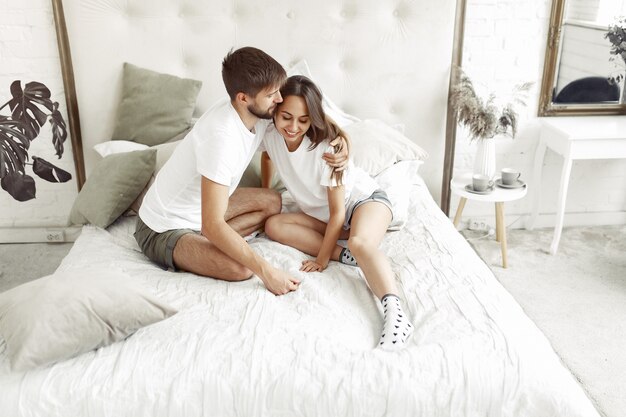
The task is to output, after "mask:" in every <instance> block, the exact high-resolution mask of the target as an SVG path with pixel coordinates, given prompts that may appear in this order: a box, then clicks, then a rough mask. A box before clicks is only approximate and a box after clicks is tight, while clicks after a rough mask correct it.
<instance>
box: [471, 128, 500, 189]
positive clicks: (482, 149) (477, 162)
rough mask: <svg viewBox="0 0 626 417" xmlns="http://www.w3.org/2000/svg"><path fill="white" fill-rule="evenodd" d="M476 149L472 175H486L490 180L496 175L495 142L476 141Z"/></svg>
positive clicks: (493, 140)
mask: <svg viewBox="0 0 626 417" xmlns="http://www.w3.org/2000/svg"><path fill="white" fill-rule="evenodd" d="M477 142H478V144H477V145H478V148H477V149H476V157H475V159H474V174H483V175H487V176H488V177H489V178H490V179H493V177H494V176H495V175H496V140H495V139H494V138H490V139H478V141H477Z"/></svg>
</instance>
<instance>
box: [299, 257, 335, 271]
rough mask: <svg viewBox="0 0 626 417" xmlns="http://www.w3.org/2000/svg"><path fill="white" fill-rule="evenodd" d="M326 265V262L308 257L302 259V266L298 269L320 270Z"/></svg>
mask: <svg viewBox="0 0 626 417" xmlns="http://www.w3.org/2000/svg"><path fill="white" fill-rule="evenodd" d="M327 266H328V261H327V262H324V263H323V262H319V261H318V260H317V259H316V260H314V261H312V260H310V259H307V260H304V261H302V266H301V267H300V271H304V272H316V271H317V272H322V271H323V270H324V269H326V267H327Z"/></svg>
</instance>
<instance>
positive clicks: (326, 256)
mask: <svg viewBox="0 0 626 417" xmlns="http://www.w3.org/2000/svg"><path fill="white" fill-rule="evenodd" d="M280 93H281V95H282V97H283V102H282V103H280V104H279V105H278V107H277V109H276V111H275V113H274V125H273V126H270V127H268V130H267V132H266V134H265V137H264V139H263V145H262V147H264V148H265V152H264V154H263V163H262V174H263V178H264V179H263V183H264V184H267V183H268V178H271V177H272V175H271V174H272V172H271V171H272V164H271V162H270V159H271V161H273V163H274V164H275V165H276V168H277V170H278V172H279V175H280V177H281V179H282V181H283V183H284V184H285V186H286V187H287V189H288V190H289V192H290V194H291V195H292V196H293V198H294V200H295V201H296V203H297V204H298V206H299V207H300V209H301V210H302V211H303V213H283V214H277V215H274V216H272V217H270V218H269V219H268V220H267V222H266V224H265V232H266V233H267V235H268V236H269V237H270V238H271V239H273V240H276V241H278V242H280V243H283V244H286V245H289V246H293V247H295V248H297V249H299V250H301V251H303V252H305V253H307V254H309V255H312V256H315V257H316V258H315V260H305V261H303V262H302V267H301V270H302V271H305V272H313V271H323V270H324V269H325V268H326V266H327V265H328V262H329V261H330V260H335V261H340V262H342V263H345V264H348V265H353V266H359V267H360V268H361V269H362V271H363V274H364V275H365V279H366V280H367V283H368V284H369V287H370V289H371V290H372V292H373V293H374V294H375V295H376V297H378V299H379V300H380V302H381V304H382V308H383V312H384V326H383V330H382V333H381V337H380V340H379V344H378V345H379V347H381V348H384V349H397V348H399V347H401V346H403V345H404V344H405V343H406V341H407V339H408V338H409V336H410V335H411V333H412V332H413V326H412V325H411V323H410V322H409V320H408V317H407V316H406V314H405V313H404V312H403V311H402V307H401V305H400V300H399V298H398V295H397V294H398V289H397V286H396V283H395V276H394V274H393V271H392V270H391V266H390V265H389V260H388V259H387V257H386V256H385V254H384V253H383V252H382V251H381V250H380V249H378V247H379V245H380V242H381V240H382V239H383V237H384V235H385V233H386V231H387V228H388V227H389V224H390V223H391V220H392V216H393V214H392V210H391V203H390V202H389V199H388V198H387V195H386V193H385V192H384V191H383V190H381V189H379V187H378V184H377V183H376V182H375V181H374V179H372V178H371V177H370V176H369V175H368V174H367V173H366V172H365V171H363V170H361V169H359V168H356V167H355V166H354V165H353V164H352V163H351V162H350V163H349V164H348V165H347V168H346V169H345V170H344V171H337V170H335V169H334V168H331V167H329V166H328V165H327V164H326V163H324V161H322V160H321V159H320V157H321V154H323V153H324V152H327V151H328V150H329V148H330V150H331V151H335V152H337V151H339V150H340V147H341V146H342V145H341V144H340V145H337V146H336V147H335V148H332V147H330V145H329V141H328V138H335V137H337V136H338V135H341V136H343V137H346V135H345V133H344V132H342V131H341V129H340V128H339V127H338V126H337V125H336V124H335V123H334V122H333V121H332V120H330V119H329V118H328V117H326V115H325V113H324V110H323V108H322V93H321V92H320V90H319V89H318V88H317V87H316V86H315V84H314V83H313V82H312V81H311V80H309V79H308V78H306V77H304V76H293V77H290V78H288V79H287V82H286V83H285V85H284V86H283V87H282V88H281V90H280ZM268 158H269V159H268ZM320 161H321V163H320ZM338 239H348V247H347V248H343V247H341V246H339V245H337V240H338Z"/></svg>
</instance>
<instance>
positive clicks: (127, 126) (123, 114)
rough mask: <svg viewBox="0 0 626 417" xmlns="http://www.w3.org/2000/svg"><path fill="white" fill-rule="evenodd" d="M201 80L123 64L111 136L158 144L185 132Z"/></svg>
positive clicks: (189, 124) (147, 143) (151, 144)
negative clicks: (117, 104)
mask: <svg viewBox="0 0 626 417" xmlns="http://www.w3.org/2000/svg"><path fill="white" fill-rule="evenodd" d="M201 87H202V81H198V80H192V79H189V78H180V77H176V76H174V75H169V74H162V73H159V72H156V71H151V70H149V69H145V68H140V67H138V66H135V65H132V64H129V63H124V74H123V80H122V99H121V101H120V104H119V107H118V110H117V119H116V123H115V128H114V130H113V136H112V139H121V140H130V141H134V142H139V143H143V144H145V145H148V146H154V145H158V144H161V143H164V142H167V141H168V140H170V139H172V138H173V137H175V136H177V135H179V134H181V133H183V132H185V131H186V130H187V129H189V127H190V126H191V118H192V115H193V110H194V107H195V105H196V99H197V97H198V93H199V92H200V88H201Z"/></svg>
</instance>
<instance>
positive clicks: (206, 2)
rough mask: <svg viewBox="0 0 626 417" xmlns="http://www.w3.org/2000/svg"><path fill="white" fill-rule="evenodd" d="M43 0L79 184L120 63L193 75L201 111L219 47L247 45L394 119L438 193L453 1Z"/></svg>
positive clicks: (364, 111) (102, 131) (108, 111)
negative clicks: (301, 64) (52, 22)
mask: <svg viewBox="0 0 626 417" xmlns="http://www.w3.org/2000/svg"><path fill="white" fill-rule="evenodd" d="M53 4H54V6H55V17H56V22H57V34H58V37H59V46H60V50H61V56H62V60H63V72H64V79H65V83H66V90H67V91H66V97H68V100H67V101H68V110H69V113H70V131H71V133H72V141H73V142H72V143H73V145H74V151H75V153H78V155H75V160H76V161H77V174H78V178H79V186H81V185H82V181H84V178H85V175H86V176H88V175H89V172H90V170H91V168H92V167H93V165H94V163H95V162H96V160H97V159H96V154H95V152H94V151H93V146H94V145H95V144H97V143H99V142H103V141H106V140H109V139H110V138H111V134H112V130H113V123H114V118H115V116H116V110H117V105H118V102H119V98H120V94H121V78H122V64H123V63H124V62H130V63H132V64H135V65H138V66H142V67H146V68H149V69H152V70H156V71H159V72H165V73H170V74H175V75H178V76H182V77H188V78H194V79H200V80H202V81H203V87H202V91H201V92H200V95H199V99H198V103H197V108H196V111H195V114H196V116H199V115H200V114H202V112H203V111H205V110H206V109H207V108H208V107H209V106H210V105H211V104H212V103H213V102H214V101H215V100H216V99H218V98H220V97H223V96H224V95H225V94H226V92H225V89H224V86H223V84H222V79H221V61H222V59H223V57H224V56H225V54H226V53H227V52H228V51H229V50H230V49H231V48H233V47H235V48H237V47H241V46H247V45H249V46H255V47H258V48H260V49H263V50H264V51H266V52H267V53H269V54H270V55H271V56H273V57H274V58H276V59H277V60H278V61H279V62H280V63H281V64H283V66H284V67H285V68H288V67H289V66H290V65H292V64H294V63H296V62H297V61H299V60H302V59H305V60H306V61H307V63H308V65H309V67H310V69H311V73H312V76H313V79H314V80H315V81H316V82H317V83H318V85H319V86H320V87H321V88H322V90H323V91H324V92H325V93H326V94H327V95H328V96H329V97H330V98H331V99H332V100H333V101H334V102H335V103H336V104H338V105H339V106H340V107H341V108H342V109H343V110H345V111H346V112H348V113H351V114H353V115H355V116H357V117H359V118H361V119H368V118H377V119H382V120H384V121H385V122H387V123H389V124H391V125H403V126H404V133H405V135H406V136H408V137H409V138H411V139H412V140H414V141H415V142H417V143H418V144H419V145H420V146H422V147H423V148H425V149H426V150H427V151H428V152H429V154H430V158H429V160H428V161H426V163H425V164H424V166H423V167H422V168H421V169H420V173H421V174H422V176H423V177H424V179H425V181H426V183H427V185H428V187H429V190H430V191H431V193H432V195H433V197H434V198H435V199H438V198H439V196H440V193H441V184H442V174H443V171H444V147H445V144H446V112H447V98H448V84H449V78H450V67H451V57H452V54H453V37H454V26H455V8H456V4H457V1H456V0H441V1H437V2H435V1H427V0H400V1H397V0H358V1H357V0H353V1H337V0H316V1H294V0H272V1H269V0H256V1H253V0H232V1H224V0H150V1H148V0H53ZM65 28H66V29H65ZM70 52H71V53H70ZM74 81H75V98H72V96H73V94H74V92H73V90H74V88H73V87H74V85H73V84H74ZM68 94H69V95H68ZM79 116H80V117H79ZM82 161H84V174H82V175H81V170H82V167H81V165H82ZM444 182H445V181H444Z"/></svg>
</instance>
